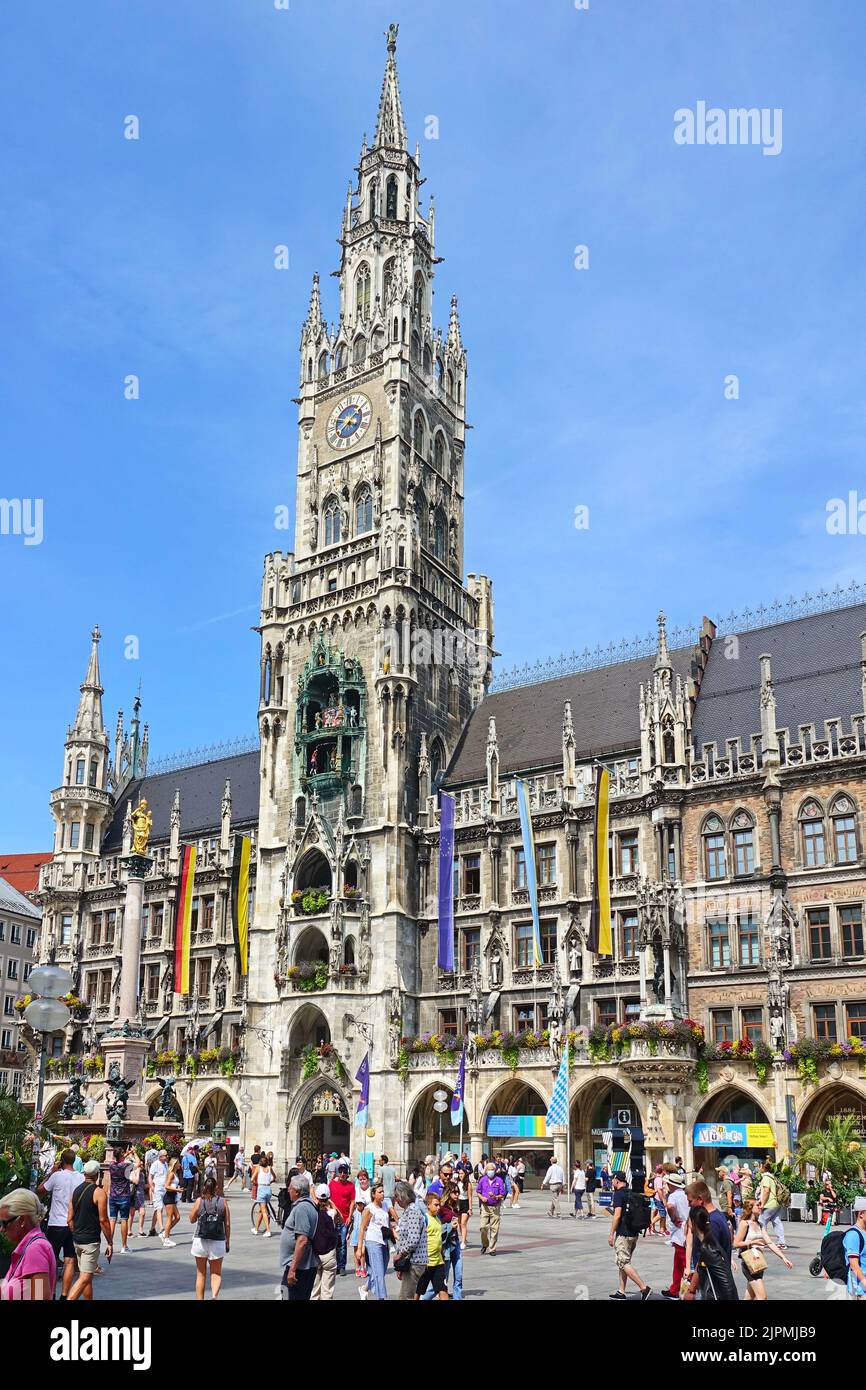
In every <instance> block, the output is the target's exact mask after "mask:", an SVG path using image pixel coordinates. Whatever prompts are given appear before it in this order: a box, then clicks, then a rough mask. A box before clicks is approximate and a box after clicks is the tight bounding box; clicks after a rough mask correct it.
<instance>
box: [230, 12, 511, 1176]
mask: <svg viewBox="0 0 866 1390" xmlns="http://www.w3.org/2000/svg"><path fill="white" fill-rule="evenodd" d="M387 39H388V43H387V62H386V66H385V76H384V81H383V84H382V92H381V97H380V100H379V110H378V115H377V119H376V129H375V135H374V138H373V141H372V144H371V145H369V146H368V145H367V142H366V139H365V140H364V143H363V146H362V149H361V156H360V163H359V165H358V169H357V171H356V172H357V181H352V182H350V184H349V189H348V193H347V196H346V202H345V208H344V212H343V219H342V229H341V237H340V247H341V257H340V268H339V271H338V272H335V275H338V276H339V318H338V321H337V323H336V324H335V325H331V326H330V327H329V326H328V324H327V323H326V321H325V318H324V316H323V306H322V295H321V290H320V284H319V277H318V275H315V276H314V277H313V289H312V294H311V298H310V307H309V311H308V314H307V318H306V321H305V323H304V325H303V329H302V332H301V348H300V378H301V379H300V394H299V398H298V406H299V421H298V465H297V491H296V524H295V549H294V553H293V554H283V553H280V552H276V553H275V554H272V555H268V556H267V557H266V559H265V569H264V578H263V585H262V609H261V624H260V632H261V643H262V650H261V689H260V703H259V728H260V734H261V789H260V813H259V845H258V849H259V868H258V887H257V901H256V910H255V921H254V929H253V935H252V941H251V945H252V959H251V980H250V1001H251V1004H252V1006H253V1007H252V1010H251V1014H252V1017H253V1018H255V1015H256V1010H257V1009H260V1010H261V1017H262V1018H264V1017H265V1016H267V1017H268V1018H269V1019H271V1021H272V1022H271V1024H270V1025H269V1026H268V1029H267V1030H265V1029H264V1027H263V1028H262V1034H263V1035H264V1033H265V1031H267V1032H268V1035H271V1034H272V1033H273V1032H274V1031H277V1032H278V1033H279V1039H280V1045H281V1047H283V1048H287V1049H288V1050H289V1056H290V1057H291V1055H292V1053H293V1047H294V1046H295V1045H296V1044H297V1041H298V1039H296V1038H295V1033H296V1032H298V1028H296V1027H295V1023H294V1020H295V1016H296V1015H297V1012H298V1007H299V1006H301V1005H304V1006H305V1007H307V1008H309V1003H311V1002H313V1001H314V1003H315V1006H316V1009H317V1010H318V1011H319V1012H320V1013H322V1014H323V1015H324V1017H325V1019H326V1020H327V1028H328V1029H329V1030H330V1038H329V1039H328V1040H329V1041H332V1042H333V1043H334V1044H335V1046H336V1047H337V1049H338V1051H339V1050H340V1049H341V1048H344V1049H345V1051H346V1052H347V1053H348V1054H349V1056H350V1057H351V1055H352V1052H353V1048H354V1050H355V1051H357V1050H358V1048H360V1047H361V1044H360V1042H358V1036H359V1035H358V1034H357V1033H354V1032H353V1030H352V1028H350V1029H349V1033H350V1034H351V1036H347V1038H345V1039H344V1038H343V1019H344V1018H345V1016H346V1014H347V1013H348V1014H350V1015H351V1016H352V1017H353V1018H354V1017H357V1019H358V1020H361V1021H362V1023H363V1029H362V1031H363V1032H364V1036H366V1031H364V1030H372V1032H371V1036H372V1038H373V1042H372V1051H371V1066H372V1069H373V1072H374V1073H376V1072H377V1071H380V1070H381V1071H382V1072H383V1073H384V1072H385V1071H386V1069H387V1068H388V1065H389V1062H388V1055H387V1054H388V1037H389V1020H390V1029H391V1033H392V1034H393V1029H394V1027H395V1026H396V1025H395V1022H394V1017H395V1014H399V1018H398V1020H397V1022H398V1024H399V1025H400V1026H403V1028H404V1031H406V1030H407V1029H408V1027H409V1026H410V1025H411V1023H412V1022H413V1020H414V1009H415V1005H414V1000H413V996H414V995H417V993H418V992H419V991H420V989H421V988H422V971H424V970H425V964H424V963H425V960H426V955H425V952H424V950H423V949H422V945H421V941H420V938H419V931H418V919H419V918H422V919H423V918H425V917H426V916H428V915H429V911H428V909H429V905H428V904H425V903H423V902H420V901H419V900H418V888H417V882H418V875H417V868H416V841H417V834H418V827H419V825H421V824H423V823H424V821H425V819H426V814H427V811H428V798H429V797H430V796H431V795H433V794H434V793H435V790H436V784H437V778H438V776H439V774H440V773H442V772H444V769H445V766H446V764H447V761H448V759H449V757H450V756H451V754H452V752H453V751H454V748H455V745H456V742H457V740H458V738H459V735H460V732H461V730H462V728H463V725H464V724H465V721H466V719H467V717H468V715H469V713H470V711H471V709H472V708H473V706H474V705H475V704H477V703H478V701H479V700H480V699H481V698H483V695H484V692H485V690H486V687H487V684H488V682H489V679H490V674H491V662H492V656H493V602H492V593H491V586H490V583H489V581H488V580H487V579H486V578H485V577H484V576H475V575H471V574H470V575H469V576H468V580H467V581H466V582H464V578H463V499H464V443H465V428H466V426H465V418H466V417H465V411H466V376H467V361H466V352H465V349H464V347H463V342H462V338H461V333H460V323H459V318H458V313H457V300H456V297H454V298H452V299H451V304H450V312H449V314H448V323H447V327H446V328H444V330H443V328H441V327H439V328H437V327H435V326H434V277H435V269H436V265H437V257H436V230H435V215H434V208H433V200H432V198H431V199H430V201H429V205H428V208H427V210H426V212H424V211H423V210H422V207H421V201H420V193H421V183H422V179H421V172H420V150H419V148H418V147H416V150H415V153H414V154H411V153H410V152H409V149H408V146H407V139H406V127H405V122H404V118H403V107H402V102H401V97H400V88H399V83H398V78H397V66H396V61H395V52H396V39H397V26H395V25H392V26H391V28H390V30H389V32H388V36H387ZM316 962H318V963H319V967H320V969H319V974H318V977H317V978H318V979H319V980H320V981H324V979H325V975H327V982H326V983H325V984H324V986H323V987H321V988H317V989H316V991H315V992H304V993H298V992H297V983H298V978H299V976H298V968H299V967H300V968H302V969H303V971H305V972H306V975H307V978H309V971H310V969H311V968H312V965H313V964H315V963H316ZM293 972H294V973H293ZM426 987H427V988H430V984H429V982H428V983H427V985H426ZM274 1010H276V1013H275V1012H274ZM275 1019H277V1020H278V1023H277V1027H276V1030H275V1029H274V1027H273V1022H274V1020H275ZM323 1026H324V1025H323ZM359 1026H360V1025H359ZM301 1031H303V1030H301ZM301 1041H302V1042H304V1043H306V1042H307V1041H308V1040H307V1039H306V1038H304V1039H301ZM271 1046H274V1042H273V1041H272V1042H271ZM273 1060H274V1061H275V1060H276V1059H275V1058H274V1059H273ZM284 1079H285V1078H284ZM395 1080H396V1078H395ZM383 1084H384V1083H383ZM374 1089H375V1087H374ZM280 1106H281V1107H282V1108H281V1111H280V1114H281V1118H282V1119H284V1121H285V1126H286V1131H287V1133H286V1144H287V1146H288V1149H289V1150H290V1149H291V1148H292V1146H293V1144H294V1143H295V1142H297V1140H296V1139H295V1138H294V1137H293V1134H294V1132H295V1131H296V1129H297V1125H296V1123H295V1121H296V1119H297V1117H296V1116H294V1114H293V1111H292V1101H291V1097H290V1096H286V1097H283V1096H282V1095H281V1098H280ZM269 1118H271V1119H273V1118H274V1116H273V1115H272V1116H271V1117H269ZM262 1119H264V1116H262ZM396 1139H397V1136H396V1135H395V1136H394V1139H393V1140H392V1146H396ZM299 1151H300V1150H299ZM292 1157H294V1154H292Z"/></svg>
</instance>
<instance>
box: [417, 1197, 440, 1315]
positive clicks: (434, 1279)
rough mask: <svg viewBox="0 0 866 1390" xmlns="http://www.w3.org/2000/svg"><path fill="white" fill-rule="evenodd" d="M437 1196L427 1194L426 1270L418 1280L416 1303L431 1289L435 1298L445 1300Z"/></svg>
mask: <svg viewBox="0 0 866 1390" xmlns="http://www.w3.org/2000/svg"><path fill="white" fill-rule="evenodd" d="M440 1205H441V1204H440V1201H439V1194H438V1193H437V1192H428V1193H427V1268H426V1269H425V1270H424V1273H423V1274H422V1275H421V1278H420V1279H419V1280H418V1287H417V1292H416V1294H415V1300H416V1302H417V1301H418V1299H420V1298H421V1295H422V1294H425V1293H426V1292H427V1290H428V1289H429V1288H431V1287H432V1289H433V1292H434V1294H435V1295H436V1297H437V1298H442V1299H447V1297H448V1290H447V1289H446V1287H445V1280H446V1277H447V1276H446V1271H445V1256H444V1255H443V1253H442V1222H441V1221H440V1219H439V1207H440Z"/></svg>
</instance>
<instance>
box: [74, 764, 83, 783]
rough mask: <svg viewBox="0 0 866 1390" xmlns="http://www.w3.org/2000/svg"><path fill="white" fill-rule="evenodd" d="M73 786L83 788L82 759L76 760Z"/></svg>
mask: <svg viewBox="0 0 866 1390" xmlns="http://www.w3.org/2000/svg"><path fill="white" fill-rule="evenodd" d="M75 785H76V787H83V786H84V759H83V758H78V759H77V761H76V763H75Z"/></svg>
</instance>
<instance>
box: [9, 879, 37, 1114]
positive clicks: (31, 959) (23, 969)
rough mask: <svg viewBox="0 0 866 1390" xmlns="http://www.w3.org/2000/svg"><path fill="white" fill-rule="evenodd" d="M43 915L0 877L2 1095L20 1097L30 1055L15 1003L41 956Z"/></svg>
mask: <svg viewBox="0 0 866 1390" xmlns="http://www.w3.org/2000/svg"><path fill="white" fill-rule="evenodd" d="M40 916H41V914H40V912H39V909H38V908H37V907H34V905H33V903H32V902H30V900H29V898H25V897H24V894H23V893H19V892H18V890H17V888H13V887H12V886H11V884H9V883H7V882H6V880H5V879H4V878H0V1000H2V1007H0V1092H11V1093H12V1095H16V1096H18V1095H21V1093H22V1088H23V1083H24V1076H25V1072H26V1069H27V1063H28V1054H27V1050H26V1048H25V1045H24V1042H23V1041H22V1039H21V1036H20V1029H19V1027H18V1012H17V1011H16V1008H15V1004H16V1001H17V1000H18V999H19V998H20V997H21V994H22V991H23V990H26V988H27V981H28V979H29V978H30V972H31V970H32V969H33V966H34V965H35V963H36V960H37V959H38V955H39V923H40Z"/></svg>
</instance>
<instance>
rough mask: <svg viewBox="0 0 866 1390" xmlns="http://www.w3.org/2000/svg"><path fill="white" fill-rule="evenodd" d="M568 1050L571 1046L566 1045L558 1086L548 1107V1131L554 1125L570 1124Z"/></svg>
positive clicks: (558, 1075)
mask: <svg viewBox="0 0 866 1390" xmlns="http://www.w3.org/2000/svg"><path fill="white" fill-rule="evenodd" d="M568 1049H569V1044H568V1043H566V1044H565V1051H564V1052H563V1054H562V1061H561V1063H560V1066H559V1072H558V1074H557V1077H556V1085H555V1086H554V1088H553V1095H552V1096H551V1097H550V1105H549V1106H548V1107H547V1115H546V1116H545V1121H544V1123H545V1124H546V1125H547V1128H548V1129H550V1128H551V1127H552V1126H553V1125H567V1124H568Z"/></svg>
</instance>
